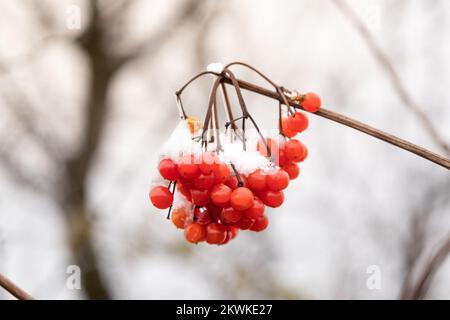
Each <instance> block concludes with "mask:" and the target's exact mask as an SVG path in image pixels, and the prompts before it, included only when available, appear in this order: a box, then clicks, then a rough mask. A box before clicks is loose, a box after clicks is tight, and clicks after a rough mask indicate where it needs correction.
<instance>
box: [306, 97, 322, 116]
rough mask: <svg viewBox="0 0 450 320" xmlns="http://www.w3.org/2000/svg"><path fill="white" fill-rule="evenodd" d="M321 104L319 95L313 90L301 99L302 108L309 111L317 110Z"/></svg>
mask: <svg viewBox="0 0 450 320" xmlns="http://www.w3.org/2000/svg"><path fill="white" fill-rule="evenodd" d="M321 104H322V102H321V101H320V97H319V96H318V95H317V94H315V93H313V92H309V93H307V94H306V95H305V97H304V98H303V101H302V107H303V109H305V110H306V111H309V112H317V111H318V110H319V109H320V106H321Z"/></svg>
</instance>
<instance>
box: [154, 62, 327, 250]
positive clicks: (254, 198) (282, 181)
mask: <svg viewBox="0 0 450 320" xmlns="http://www.w3.org/2000/svg"><path fill="white" fill-rule="evenodd" d="M250 68H251V67H250ZM252 69H253V68H252ZM225 74H226V75H227V76H229V77H230V79H231V81H232V83H233V86H234V87H235V89H236V92H237V94H238V98H239V99H238V100H239V103H240V107H241V112H242V116H241V117H238V118H234V117H233V115H232V111H231V108H230V106H229V105H228V106H226V108H225V109H226V113H227V117H228V120H229V121H228V122H227V123H226V124H225V135H224V136H221V134H220V132H219V131H218V128H219V125H218V118H217V110H216V108H217V105H216V98H215V95H216V93H217V88H218V84H219V82H218V81H220V80H221V79H220V78H218V79H216V81H215V83H214V85H213V90H212V93H211V96H210V100H209V106H208V112H207V113H206V116H205V120H204V124H203V127H201V126H200V125H199V124H198V123H197V122H196V121H193V118H189V117H187V116H186V114H185V111H184V109H183V106H182V103H181V98H180V97H179V94H181V91H182V90H180V91H178V92H177V103H178V107H179V109H180V115H181V118H182V119H183V120H186V123H185V127H184V128H186V127H188V128H189V130H187V129H184V130H185V131H183V128H181V127H183V126H181V127H180V128H181V129H180V132H178V133H177V134H173V135H172V136H171V139H169V142H170V145H171V146H172V148H171V151H176V152H174V153H172V152H171V153H170V155H169V153H168V152H166V153H165V154H164V156H163V157H162V158H161V160H160V161H159V164H158V171H159V175H160V177H159V181H158V182H157V183H155V184H154V186H153V188H152V189H151V191H150V200H151V202H152V204H153V205H154V206H155V207H156V208H158V209H169V215H168V218H170V219H171V220H172V222H173V224H174V225H175V226H176V227H177V228H178V229H182V230H184V236H185V238H186V240H187V241H188V242H190V243H199V242H207V243H208V244H216V245H223V244H226V243H228V242H229V241H231V240H233V239H234V238H235V237H236V236H237V235H238V232H239V230H250V231H255V232H260V231H263V230H265V229H266V228H267V227H268V225H269V220H268V218H267V215H266V207H270V208H278V207H280V206H281V205H282V204H283V202H284V192H283V191H284V190H285V189H286V188H287V187H288V185H289V183H290V180H293V179H296V178H297V177H298V176H299V174H300V168H299V166H298V163H299V162H302V161H304V160H305V159H306V157H307V155H308V150H307V148H306V146H305V145H304V144H303V143H302V142H300V141H299V140H297V139H294V137H295V136H296V135H297V134H298V133H300V132H303V131H305V130H306V129H307V128H308V124H309V122H308V118H307V116H306V115H305V114H304V113H302V112H293V111H292V110H291V107H290V105H289V103H288V101H287V100H286V96H285V93H283V92H284V91H283V90H284V89H282V88H281V87H277V90H278V92H279V93H280V97H282V98H283V99H284V104H285V105H286V107H287V111H288V112H287V115H286V116H285V117H282V105H281V104H280V119H279V130H278V131H279V136H277V138H264V136H263V135H262V133H261V131H260V130H259V127H258V126H257V124H256V123H255V121H254V119H253V117H252V116H251V115H250V113H249V112H248V110H247V108H246V106H245V104H244V103H243V101H242V95H241V94H240V88H239V84H238V83H237V81H236V80H235V78H234V75H233V74H232V73H231V72H230V71H229V70H228V69H224V70H223V71H222V76H224V75H225ZM196 78H197V77H194V78H193V79H194V80H195V79H196ZM191 81H193V80H191ZM191 81H189V82H188V83H187V84H189V83H190V82H191ZM185 87H186V85H185V86H184V87H183V89H184V88H185ZM224 98H225V99H224V101H225V103H226V104H228V103H229V102H228V98H227V97H226V94H225V91H224ZM291 99H292V100H294V101H297V103H298V104H300V105H301V106H302V108H303V109H304V110H306V111H309V112H317V111H318V110H319V108H320V103H321V102H320V98H319V96H317V95H316V94H314V93H307V94H305V95H301V96H300V95H292V96H291ZM212 115H213V116H212ZM247 119H249V120H250V122H251V123H252V124H253V125H254V127H255V129H256V132H257V135H256V137H257V139H255V140H253V141H252V140H250V139H249V137H248V136H246V132H245V120H247ZM238 120H242V127H241V130H239V129H238V128H237V127H236V121H238ZM186 124H187V126H186ZM210 129H212V130H210ZM228 129H230V130H231V131H227V130H228ZM177 130H178V129H176V130H175V131H174V132H177ZM186 130H187V131H186ZM189 131H190V133H189ZM199 131H202V132H201V134H200V135H198V133H199ZM208 134H210V135H209V136H208ZM186 136H189V138H188V140H184V139H185V137H186ZM237 139H239V140H240V142H239V141H237ZM240 144H242V146H241V145H240ZM188 145H189V147H190V149H188V148H186V147H187V146H188ZM192 147H193V148H192ZM236 147H237V148H236ZM187 149H188V150H189V151H187V152H186V150H187ZM167 185H168V186H167ZM175 194H176V196H175V197H174V195H175Z"/></svg>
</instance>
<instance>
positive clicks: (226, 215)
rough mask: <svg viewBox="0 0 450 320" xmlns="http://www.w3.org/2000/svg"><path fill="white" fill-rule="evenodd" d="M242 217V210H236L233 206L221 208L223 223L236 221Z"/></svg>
mask: <svg viewBox="0 0 450 320" xmlns="http://www.w3.org/2000/svg"><path fill="white" fill-rule="evenodd" d="M241 217H242V211H237V210H235V209H234V208H233V207H227V208H223V210H222V215H221V221H222V222H225V223H236V222H238V221H239V220H240V219H241Z"/></svg>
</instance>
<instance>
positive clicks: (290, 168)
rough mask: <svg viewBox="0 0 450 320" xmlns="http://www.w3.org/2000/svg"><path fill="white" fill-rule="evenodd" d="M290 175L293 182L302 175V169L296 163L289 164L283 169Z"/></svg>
mask: <svg viewBox="0 0 450 320" xmlns="http://www.w3.org/2000/svg"><path fill="white" fill-rule="evenodd" d="M281 169H283V170H284V171H286V172H287V174H288V175H289V179H291V180H293V179H295V178H297V177H298V175H299V174H300V167H299V166H298V165H297V164H296V163H288V164H286V165H284V166H282V167H281Z"/></svg>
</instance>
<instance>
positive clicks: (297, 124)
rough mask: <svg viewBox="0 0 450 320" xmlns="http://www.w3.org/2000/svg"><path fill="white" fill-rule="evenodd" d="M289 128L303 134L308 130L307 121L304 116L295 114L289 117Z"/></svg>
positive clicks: (299, 113) (298, 113)
mask: <svg viewBox="0 0 450 320" xmlns="http://www.w3.org/2000/svg"><path fill="white" fill-rule="evenodd" d="M289 121H290V126H291V127H292V128H293V130H295V131H297V132H303V131H305V130H306V129H307V128H308V125H309V120H308V117H307V116H306V114H304V113H301V112H296V113H295V114H294V116H292V117H289Z"/></svg>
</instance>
